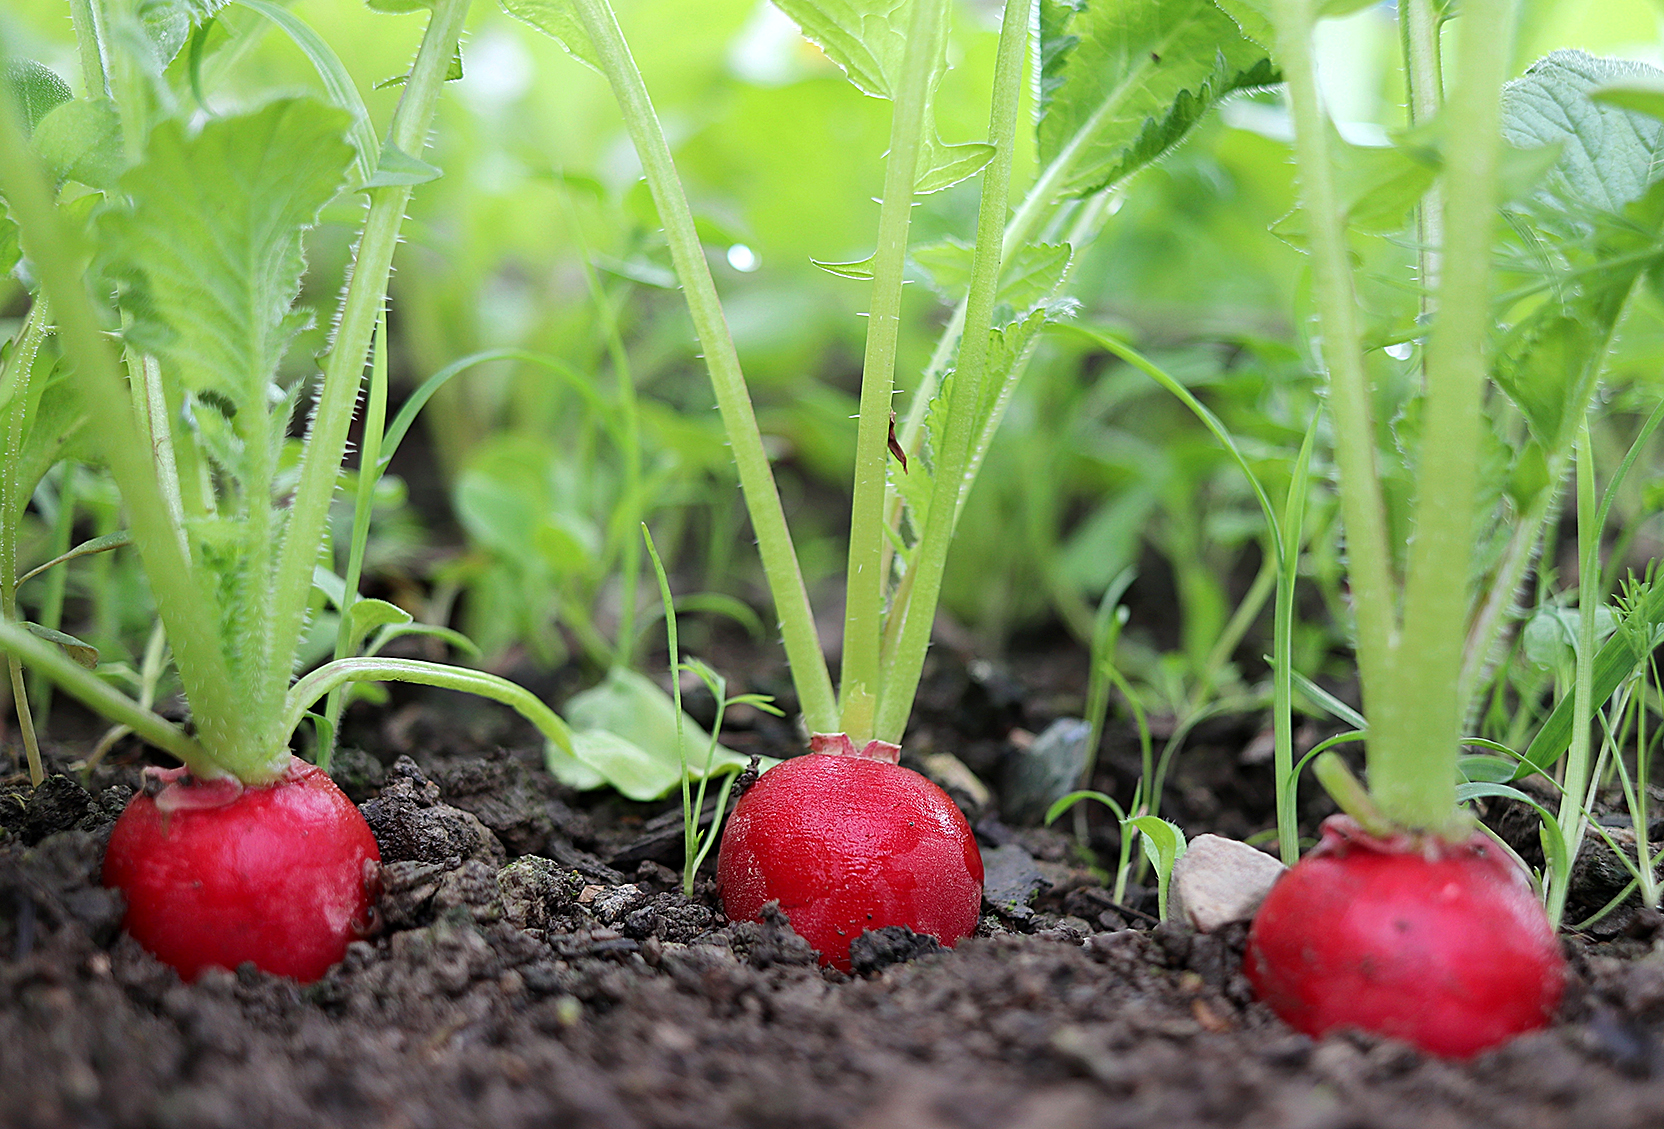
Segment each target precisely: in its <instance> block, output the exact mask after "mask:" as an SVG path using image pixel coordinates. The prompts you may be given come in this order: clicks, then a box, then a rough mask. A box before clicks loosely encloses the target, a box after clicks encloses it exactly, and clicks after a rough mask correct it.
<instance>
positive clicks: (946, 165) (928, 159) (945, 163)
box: [913, 128, 994, 196]
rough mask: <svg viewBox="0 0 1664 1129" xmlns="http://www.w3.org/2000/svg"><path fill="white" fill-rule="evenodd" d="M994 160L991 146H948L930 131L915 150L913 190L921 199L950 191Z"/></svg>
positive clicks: (976, 142) (969, 144) (967, 144)
mask: <svg viewBox="0 0 1664 1129" xmlns="http://www.w3.org/2000/svg"><path fill="white" fill-rule="evenodd" d="M993 159H994V147H993V146H992V145H988V144H985V143H984V142H980V141H967V142H964V143H962V144H959V145H949V144H947V143H946V142H945V141H943V140H942V139H941V138H940V137H937V136H936V131H935V129H934V128H932V129H931V130H930V131H929V132H927V133H926V134H925V143H924V145H923V146H922V147H920V149H919V170H918V179H917V181H916V182H915V183H914V185H913V191H914V192H916V193H918V194H919V195H921V196H927V195H929V194H930V193H932V192H940V191H941V190H942V189H944V188H951V187H953V186H954V185H955V184H958V183H959V182H960V181H962V180H964V179H965V178H966V177H970V176H975V175H976V174H977V173H979V172H981V171H982V167H983V166H984V165H986V164H987V163H988V162H989V161H991V160H993Z"/></svg>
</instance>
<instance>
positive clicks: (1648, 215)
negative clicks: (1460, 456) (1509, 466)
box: [1494, 51, 1664, 450]
mask: <svg viewBox="0 0 1664 1129" xmlns="http://www.w3.org/2000/svg"><path fill="white" fill-rule="evenodd" d="M1655 80H1664V72H1660V71H1657V70H1656V69H1654V68H1651V67H1646V66H1644V65H1642V64H1639V63H1631V62H1628V61H1626V60H1618V59H1601V58H1596V57H1595V56H1592V55H1588V54H1586V53H1584V52H1581V51H1557V52H1555V53H1554V54H1552V55H1549V56H1547V57H1546V58H1544V59H1542V60H1539V61H1538V62H1537V63H1536V64H1534V65H1533V66H1532V67H1531V68H1530V69H1529V70H1527V71H1526V73H1525V74H1524V75H1523V76H1522V77H1520V78H1519V79H1516V80H1515V81H1514V82H1511V83H1509V84H1508V86H1507V87H1506V88H1505V89H1504V92H1503V121H1502V131H1503V136H1504V137H1506V138H1507V139H1508V141H1509V142H1510V143H1511V144H1513V145H1515V146H1517V147H1530V146H1536V147H1541V148H1546V149H1549V150H1550V151H1551V152H1552V153H1553V154H1554V156H1555V159H1554V161H1553V164H1552V167H1551V168H1549V170H1548V172H1547V174H1546V176H1544V177H1543V178H1542V183H1541V185H1540V187H1539V188H1538V189H1537V190H1536V191H1535V192H1534V193H1532V194H1531V196H1530V197H1529V199H1527V200H1525V201H1524V202H1523V203H1521V204H1520V205H1519V206H1518V209H1517V210H1521V211H1523V212H1524V213H1526V217H1527V218H1526V219H1525V220H1524V221H1522V222H1521V223H1520V224H1519V225H1518V227H1519V228H1520V229H1521V231H1522V232H1525V233H1528V239H1529V245H1528V250H1529V252H1530V254H1531V256H1532V261H1533V262H1534V263H1535V264H1537V269H1540V270H1541V272H1542V274H1543V278H1544V281H1545V283H1546V284H1547V288H1548V291H1549V293H1548V300H1547V301H1545V302H1543V303H1542V305H1541V306H1539V307H1538V308H1537V309H1536V310H1534V311H1532V312H1531V313H1530V314H1529V315H1528V316H1527V317H1526V318H1525V319H1524V320H1523V321H1522V322H1520V323H1519V324H1517V325H1515V326H1513V327H1512V328H1511V329H1510V330H1509V332H1508V334H1507V336H1506V337H1505V338H1504V340H1503V342H1502V344H1501V346H1500V348H1499V349H1498V350H1497V359H1496V362H1495V366H1494V376H1495V378H1496V381H1497V383H1498V384H1499V385H1500V386H1501V387H1502V389H1503V390H1504V391H1505V392H1506V393H1507V394H1508V396H1509V398H1510V399H1512V400H1513V401H1514V403H1515V404H1516V405H1517V406H1518V407H1519V408H1520V410H1521V412H1522V413H1524V415H1525V417H1526V420H1527V422H1528V423H1529V425H1530V427H1531V432H1532V435H1533V436H1535V437H1536V439H1537V440H1538V442H1540V443H1541V444H1542V445H1543V447H1544V448H1546V449H1548V450H1557V449H1559V448H1560V447H1562V446H1563V445H1564V443H1565V442H1566V441H1568V439H1569V434H1570V429H1571V428H1572V427H1573V426H1574V425H1575V422H1576V421H1577V420H1578V419H1580V418H1582V413H1583V411H1584V409H1585V407H1586V406H1587V404H1588V401H1589V398H1590V396H1591V395H1593V392H1594V388H1595V381H1596V377H1597V376H1598V374H1599V371H1600V368H1601V366H1602V364H1603V363H1604V358H1605V355H1606V351H1607V347H1608V345H1609V342H1610V340H1611V337H1612V334H1613V332H1614V330H1615V327H1616V324H1617V320H1618V318H1619V316H1620V315H1621V314H1622V311H1623V309H1624V306H1625V303H1626V302H1627V300H1628V297H1629V294H1630V291H1631V290H1632V289H1633V288H1634V286H1635V284H1636V282H1637V280H1638V279H1639V278H1640V277H1641V275H1642V273H1643V272H1644V271H1645V270H1646V269H1647V268H1648V266H1649V265H1650V260H1649V256H1650V257H1651V258H1652V259H1653V260H1656V259H1657V258H1658V257H1659V256H1660V254H1661V252H1664V247H1661V245H1660V240H1659V230H1660V226H1661V224H1664V181H1661V180H1660V172H1661V170H1664V122H1659V121H1657V120H1655V119H1653V118H1650V117H1647V116H1645V115H1643V114H1639V113H1636V112H1635V111H1633V110H1628V109H1623V108H1620V107H1618V106H1615V105H1610V104H1605V103H1601V102H1596V101H1594V100H1593V99H1592V98H1591V94H1592V92H1594V91H1596V90H1598V89H1601V88H1603V87H1605V86H1607V85H1609V84H1611V83H1613V82H1616V81H1636V82H1641V81H1647V82H1650V81H1655ZM1522 269H1524V268H1523V267H1522Z"/></svg>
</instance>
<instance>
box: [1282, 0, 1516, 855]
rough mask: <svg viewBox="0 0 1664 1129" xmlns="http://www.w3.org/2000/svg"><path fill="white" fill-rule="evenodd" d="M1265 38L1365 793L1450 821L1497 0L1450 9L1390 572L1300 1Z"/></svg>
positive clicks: (1401, 809) (1488, 206) (1424, 823)
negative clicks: (1303, 216) (1422, 347)
mask: <svg viewBox="0 0 1664 1129" xmlns="http://www.w3.org/2000/svg"><path fill="white" fill-rule="evenodd" d="M1278 14H1279V19H1278V21H1277V27H1278V46H1279V57H1280V58H1281V60H1282V64H1283V70H1284V75H1285V77H1286V78H1287V80H1288V88H1289V98H1290V102H1291V104H1292V107H1293V112H1294V118H1295V137H1296V150H1297V154H1298V157H1299V162H1300V170H1301V182H1302V199H1303V203H1304V206H1305V209H1306V212H1307V214H1308V219H1309V222H1310V232H1311V247H1312V265H1313V271H1314V274H1315V276H1316V283H1317V285H1316V295H1317V301H1318V308H1319V311H1320V317H1321V324H1322V352H1323V360H1324V363H1325V365H1326V366H1327V368H1328V370H1329V380H1330V400H1331V407H1332V411H1333V415H1334V421H1335V432H1336V437H1335V458H1336V462H1337V464H1338V465H1339V468H1340V475H1341V509H1342V514H1343V518H1344V521H1345V525H1346V533H1347V544H1348V547H1349V550H1350V569H1349V573H1350V577H1351V581H1352V588H1353V596H1354V606H1355V608H1356V616H1357V634H1358V661H1359V667H1360V673H1361V676H1362V682H1363V692H1364V700H1365V705H1366V712H1367V713H1368V715H1369V718H1370V730H1369V738H1368V741H1367V744H1366V752H1367V757H1368V764H1369V780H1370V788H1371V795H1372V797H1373V799H1374V801H1375V803H1376V804H1378V805H1379V807H1380V809H1381V811H1382V813H1383V814H1384V815H1385V817H1386V818H1387V819H1389V820H1391V821H1392V822H1394V823H1395V824H1398V825H1401V826H1404V827H1408V828H1411V829H1416V830H1427V831H1449V832H1451V833H1455V831H1456V825H1457V822H1458V821H1456V820H1455V819H1454V818H1453V817H1454V815H1455V806H1456V795H1455V777H1456V771H1455V767H1456V756H1457V750H1458V741H1459V737H1460V723H1461V712H1462V711H1461V706H1460V705H1459V703H1458V702H1457V684H1458V682H1459V680H1460V677H1461V668H1462V647H1463V641H1464V637H1465V631H1466V625H1467V623H1468V620H1469V613H1470V610H1471V607H1470V605H1471V600H1472V597H1471V593H1470V592H1469V590H1468V584H1467V576H1468V572H1469V557H1470V554H1471V547H1472V540H1473V528H1474V524H1475V513H1476V487H1477V463H1478V438H1479V428H1480V420H1481V417H1480V409H1481V404H1482V402H1483V396H1484V389H1485V382H1486V363H1485V355H1484V345H1485V340H1486V336H1487V334H1488V332H1489V318H1490V245H1491V237H1492V232H1493V224H1494V211H1495V209H1494V200H1495V184H1496V175H1497V161H1498V155H1499V152H1500V148H1501V139H1500V131H1499V122H1500V95H1499V91H1500V89H1501V85H1502V80H1503V79H1504V78H1505V77H1506V70H1507V65H1508V53H1509V48H1510V44H1511V40H1512V35H1511V32H1512V28H1513V22H1514V21H1513V14H1514V6H1513V4H1512V2H1511V0H1476V2H1474V3H1471V4H1467V5H1465V6H1464V8H1463V12H1462V20H1461V27H1460V32H1459V58H1460V60H1461V63H1462V68H1461V72H1460V74H1459V75H1458V77H1457V80H1456V83H1455V85H1454V88H1453V90H1452V93H1451V97H1450V99H1449V102H1448V103H1447V105H1446V107H1445V111H1444V116H1445V118H1446V122H1447V128H1448V130H1449V133H1448V138H1449V145H1448V150H1447V153H1448V161H1447V168H1446V176H1445V181H1444V186H1443V191H1444V210H1445V216H1444V219H1445V228H1444V241H1443V245H1442V247H1441V248H1440V249H1439V264H1440V265H1439V271H1440V278H1439V281H1438V288H1437V291H1436V298H1437V308H1438V311H1439V313H1438V319H1437V321H1436V323H1435V325H1434V327H1433V331H1432V335H1431V338H1430V340H1429V342H1428V346H1427V352H1426V368H1427V399H1426V404H1425V411H1424V416H1423V419H1424V428H1423V434H1422V440H1421V448H1420V452H1421V465H1420V468H1419V475H1418V480H1417V492H1416V500H1415V507H1414V520H1413V528H1414V529H1415V531H1416V533H1415V538H1414V540H1413V542H1412V544H1411V546H1410V556H1409V564H1408V568H1407V573H1406V576H1405V578H1404V580H1403V583H1402V594H1403V613H1402V620H1400V619H1399V617H1398V615H1397V614H1396V613H1395V608H1396V606H1397V603H1398V600H1397V597H1398V595H1399V591H1400V585H1399V583H1398V582H1397V581H1396V579H1395V577H1394V576H1393V568H1392V557H1391V553H1390V550H1389V549H1388V545H1387V538H1386V521H1385V509H1384V505H1383V501H1382V490H1381V483H1380V476H1379V470H1378V468H1377V466H1376V464H1375V454H1374V452H1375V429H1374V423H1373V421H1372V420H1371V418H1370V403H1369V395H1370V384H1369V380H1368V375H1367V372H1366V369H1365V365H1364V357H1363V349H1362V345H1361V335H1360V328H1359V325H1358V318H1357V307H1356V298H1355V295H1354V292H1353V281H1352V274H1351V263H1350V260H1349V257H1348V251H1347V246H1346V241H1345V234H1344V229H1343V223H1342V214H1343V213H1342V211H1341V208H1340V202H1339V198H1338V195H1337V188H1336V184H1335V180H1334V172H1333V166H1332V162H1331V154H1330V152H1329V128H1330V127H1329V125H1328V122H1327V120H1326V118H1325V116H1324V113H1323V109H1322V106H1321V104H1320V101H1319V96H1318V88H1317V83H1316V74H1315V67H1314V64H1313V58H1312V43H1311V38H1312V31H1313V24H1314V20H1315V9H1314V6H1313V4H1312V3H1311V0H1282V2H1281V3H1280V4H1279V7H1278Z"/></svg>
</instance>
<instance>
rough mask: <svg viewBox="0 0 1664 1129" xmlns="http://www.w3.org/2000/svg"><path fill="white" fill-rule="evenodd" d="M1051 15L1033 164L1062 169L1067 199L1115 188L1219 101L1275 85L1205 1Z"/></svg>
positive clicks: (1272, 73) (1173, 0)
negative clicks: (1063, 165) (1037, 154)
mask: <svg viewBox="0 0 1664 1129" xmlns="http://www.w3.org/2000/svg"><path fill="white" fill-rule="evenodd" d="M1077 6H1078V7H1077ZM1048 8H1049V10H1048V11H1047V12H1046V13H1045V14H1044V16H1043V18H1042V20H1041V24H1040V27H1041V46H1040V52H1041V59H1042V75H1041V106H1042V111H1043V116H1042V117H1041V119H1040V131H1039V133H1040V157H1041V160H1042V161H1043V162H1045V163H1046V164H1047V165H1051V164H1052V162H1054V161H1057V160H1059V159H1060V158H1061V159H1062V160H1063V161H1064V162H1065V163H1066V165H1067V167H1066V169H1064V170H1063V175H1062V177H1061V183H1060V184H1059V189H1060V191H1061V192H1062V193H1064V194H1065V195H1072V196H1084V195H1087V194H1090V193H1092V192H1096V191H1098V190H1100V189H1103V188H1105V187H1107V186H1109V185H1111V184H1114V183H1115V182H1116V181H1119V180H1121V179H1123V178H1125V177H1126V176H1128V175H1130V174H1131V173H1133V172H1136V171H1137V170H1138V169H1140V168H1143V167H1144V166H1145V165H1147V164H1149V163H1150V162H1151V161H1154V160H1155V159H1157V158H1158V157H1160V156H1161V155H1162V154H1164V153H1166V152H1167V151H1168V150H1169V149H1171V148H1172V147H1173V146H1175V145H1177V144H1178V143H1179V141H1180V140H1182V139H1183V137H1184V135H1185V134H1186V133H1187V132H1188V131H1189V130H1190V128H1191V126H1193V125H1195V124H1196V122H1197V121H1198V120H1199V119H1200V118H1201V116H1202V115H1203V114H1204V113H1205V112H1206V111H1207V110H1208V109H1209V108H1211V107H1212V106H1213V105H1214V104H1215V103H1216V102H1218V101H1219V99H1221V98H1223V97H1224V96H1225V95H1227V94H1230V93H1232V92H1233V91H1236V90H1241V89H1245V88H1251V87H1257V86H1267V85H1270V84H1272V83H1275V82H1277V81H1279V80H1280V76H1279V75H1278V74H1277V71H1276V68H1275V67H1273V66H1272V64H1271V60H1270V59H1269V58H1268V57H1267V54H1266V51H1265V49H1264V48H1263V47H1261V46H1259V45H1258V44H1256V43H1254V42H1253V41H1251V40H1249V39H1247V38H1246V37H1244V35H1243V34H1242V31H1241V30H1240V29H1239V28H1238V26H1237V24H1236V22H1235V21H1234V20H1232V19H1231V18H1230V17H1229V16H1227V15H1225V13H1224V12H1222V11H1220V10H1219V8H1218V7H1217V6H1215V5H1214V4H1213V3H1212V0H1133V2H1127V3H1116V4H1110V3H1100V4H1090V5H1088V4H1081V3H1080V0H1074V3H1049V4H1048ZM1072 8H1073V9H1075V10H1073V11H1071V9H1072Z"/></svg>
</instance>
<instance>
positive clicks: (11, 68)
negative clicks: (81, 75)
mask: <svg viewBox="0 0 1664 1129" xmlns="http://www.w3.org/2000/svg"><path fill="white" fill-rule="evenodd" d="M0 81H3V82H4V85H5V87H6V90H7V92H8V93H9V94H10V95H11V97H12V100H13V104H14V105H16V106H17V109H18V112H19V113H20V114H21V115H22V116H23V132H24V135H25V136H27V135H29V134H31V133H33V132H34V130H35V127H36V126H37V125H39V124H40V120H41V119H42V118H44V117H45V116H46V115H47V114H49V113H51V112H52V111H53V110H54V109H56V108H57V107H58V106H60V105H62V104H63V103H65V102H68V101H69V100H70V99H71V98H74V97H75V92H74V91H72V90H70V88H69V83H67V82H65V81H64V80H63V79H61V78H59V77H58V72H57V71H55V70H53V69H52V68H51V67H48V66H46V65H44V64H42V63H37V62H35V61H34V60H33V59H8V60H6V65H5V67H4V69H0Z"/></svg>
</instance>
